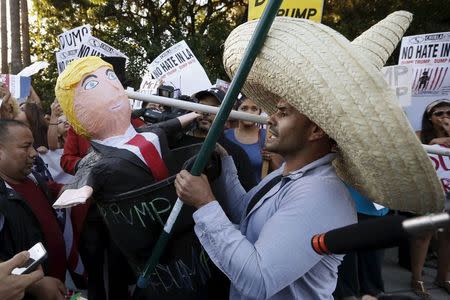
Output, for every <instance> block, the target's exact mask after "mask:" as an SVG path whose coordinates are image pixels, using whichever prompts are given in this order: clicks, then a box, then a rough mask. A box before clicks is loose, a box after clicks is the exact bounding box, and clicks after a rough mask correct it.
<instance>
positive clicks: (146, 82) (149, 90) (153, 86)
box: [139, 73, 161, 95]
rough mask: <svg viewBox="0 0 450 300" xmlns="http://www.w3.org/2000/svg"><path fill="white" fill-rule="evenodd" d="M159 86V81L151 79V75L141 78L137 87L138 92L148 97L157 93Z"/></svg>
mask: <svg viewBox="0 0 450 300" xmlns="http://www.w3.org/2000/svg"><path fill="white" fill-rule="evenodd" d="M160 85H161V81H160V80H158V79H153V77H152V74H149V73H147V74H145V75H144V77H142V82H141V85H140V87H139V92H140V93H143V94H148V95H156V94H157V93H158V87H159V86H160Z"/></svg>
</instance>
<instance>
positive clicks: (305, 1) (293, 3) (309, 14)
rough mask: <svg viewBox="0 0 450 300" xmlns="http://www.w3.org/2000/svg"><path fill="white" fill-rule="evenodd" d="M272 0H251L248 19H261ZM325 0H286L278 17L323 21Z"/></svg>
mask: <svg viewBox="0 0 450 300" xmlns="http://www.w3.org/2000/svg"><path fill="white" fill-rule="evenodd" d="M269 1H270V0H249V2H248V19H249V20H254V19H259V18H260V17H261V15H262V13H263V11H264V8H265V7H266V5H267V3H268V2H269ZM322 11H323V0H284V1H283V3H282V4H281V6H280V9H279V10H278V13H277V16H278V17H291V18H302V19H309V20H311V21H315V22H318V23H320V22H321V21H322Z"/></svg>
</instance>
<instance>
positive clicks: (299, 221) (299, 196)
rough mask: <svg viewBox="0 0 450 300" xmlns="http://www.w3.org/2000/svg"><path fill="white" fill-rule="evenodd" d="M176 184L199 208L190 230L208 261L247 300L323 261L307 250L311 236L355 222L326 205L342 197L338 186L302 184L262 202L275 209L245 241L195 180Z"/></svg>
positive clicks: (273, 290)
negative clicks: (254, 237) (270, 203)
mask: <svg viewBox="0 0 450 300" xmlns="http://www.w3.org/2000/svg"><path fill="white" fill-rule="evenodd" d="M176 182H177V184H176V187H177V192H179V191H184V192H185V193H183V192H180V194H179V196H180V198H181V199H183V201H185V202H186V203H187V204H190V205H194V206H195V207H198V208H199V209H198V210H197V211H196V212H195V213H194V215H193V217H194V221H195V223H196V225H195V232H196V235H197V236H198V238H199V240H200V242H201V244H202V245H203V247H204V248H205V250H206V251H207V252H208V254H209V256H210V258H211V260H212V261H213V262H214V264H215V265H216V266H218V267H219V268H220V269H221V270H222V272H223V273H225V274H226V275H227V277H228V278H229V279H230V280H231V282H232V284H233V286H234V287H235V288H236V289H237V290H238V291H239V293H240V294H242V295H244V296H247V297H249V298H254V299H266V298H270V297H271V296H273V295H274V294H276V293H277V292H279V291H280V290H282V289H283V288H285V287H287V286H288V285H290V284H291V283H293V282H294V281H296V280H297V279H299V278H300V277H302V276H303V275H304V274H305V273H306V272H308V271H309V270H310V269H311V268H312V267H314V265H316V264H317V263H318V262H319V261H320V260H321V259H322V258H323V257H322V256H320V255H318V254H316V253H315V252H314V250H313V249H312V247H311V245H310V243H311V242H310V239H311V237H312V236H313V235H314V234H317V233H321V232H326V231H328V230H330V229H333V228H336V227H340V226H345V225H348V224H349V223H351V222H354V221H355V220H349V218H347V215H346V214H345V212H344V211H345V208H346V207H336V205H332V203H333V200H336V197H339V195H343V197H345V196H346V195H348V192H347V191H346V190H345V187H344V186H342V185H338V184H336V180H335V181H334V182H331V183H330V184H329V183H328V182H327V181H326V180H322V181H321V182H317V181H311V182H308V181H307V180H304V182H302V184H297V185H293V186H291V187H290V188H288V189H286V190H285V191H283V194H281V195H280V196H274V197H272V198H271V199H270V200H268V201H276V202H277V205H276V207H277V210H276V211H275V212H274V213H273V215H272V216H270V217H269V218H268V219H267V220H264V225H263V227H262V230H261V232H260V233H259V235H258V239H257V240H256V241H254V242H251V241H249V240H248V239H247V237H246V236H244V235H243V234H242V233H241V232H240V230H238V229H236V227H235V226H234V225H233V224H232V223H231V222H230V220H229V219H228V218H227V217H226V215H225V213H224V211H223V210H222V208H221V207H220V205H219V204H218V203H217V202H216V201H210V200H209V199H211V197H213V196H211V195H209V196H205V195H208V193H206V194H205V193H204V192H201V191H199V190H198V189H199V188H200V189H201V187H202V185H203V184H204V183H202V180H201V179H200V177H198V176H186V178H185V180H184V181H183V180H182V181H179V178H178V176H177V180H176ZM180 186H182V187H180ZM184 189H186V190H184ZM202 196H203V199H198V198H197V197H202ZM263 201H264V200H263ZM205 203H207V204H205ZM197 204H198V205H197ZM347 208H350V207H347ZM255 218H261V217H255ZM354 219H356V216H355V218H354ZM260 221H262V220H260ZM250 231H251V229H250ZM333 271H334V270H332V268H331V267H330V272H333Z"/></svg>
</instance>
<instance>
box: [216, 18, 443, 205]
mask: <svg viewBox="0 0 450 300" xmlns="http://www.w3.org/2000/svg"><path fill="white" fill-rule="evenodd" d="M411 20H412V15H411V14H410V13H408V12H405V11H398V12H395V13H393V14H391V15H389V16H388V17H387V18H386V19H384V20H382V21H381V22H379V23H378V24H376V25H374V26H373V27H372V28H370V29H369V30H367V31H366V32H364V33H363V34H362V35H361V36H359V37H358V38H357V39H355V40H354V41H353V42H350V41H349V40H347V39H346V38H345V37H344V36H342V35H341V34H339V33H338V32H336V31H334V30H333V29H331V28H329V27H327V26H324V25H322V24H319V23H314V22H311V21H308V20H305V19H296V18H286V17H277V18H276V19H275V21H274V23H273V25H272V27H271V29H270V31H269V33H268V36H267V39H266V41H265V43H264V46H263V48H262V49H261V51H260V53H259V55H258V57H257V58H256V60H255V63H254V65H253V67H252V70H251V71H250V74H249V76H248V77H247V81H246V83H245V84H244V87H243V91H244V93H245V94H246V95H247V96H248V97H249V98H251V99H252V100H254V101H255V102H256V103H257V104H258V105H260V106H261V107H263V109H265V110H266V111H267V112H268V113H272V112H274V111H275V104H276V102H277V101H278V100H280V99H284V100H286V101H288V102H289V103H290V104H291V105H293V106H295V107H296V108H297V109H298V110H299V111H300V112H301V113H303V114H304V115H306V116H307V117H308V118H309V119H311V120H312V121H313V122H314V123H316V124H317V125H318V126H320V127H321V128H322V129H323V130H324V131H325V132H326V133H327V134H328V135H329V136H330V137H331V138H332V139H334V140H335V141H336V142H337V144H338V150H337V151H338V158H337V159H336V160H335V161H334V165H335V167H336V170H337V173H338V175H339V176H340V177H341V178H342V179H343V181H344V182H346V183H348V184H349V185H351V186H352V187H354V188H355V189H356V190H358V191H359V192H360V193H362V194H363V195H365V196H367V197H368V198H370V199H372V200H373V201H375V202H377V203H380V204H382V205H385V206H387V207H389V208H392V209H398V210H403V211H412V212H416V213H427V212H436V211H441V210H442V209H443V207H444V192H443V189H442V186H441V184H440V181H439V179H438V177H437V175H436V172H435V170H434V168H433V166H432V164H431V162H430V159H429V158H428V156H427V153H426V152H425V151H424V149H423V148H422V146H421V144H420V142H419V140H418V138H417V137H416V136H415V134H414V132H413V129H412V128H411V126H410V124H409V123H408V121H407V119H406V117H405V114H404V112H403V111H402V109H401V107H400V106H399V102H398V100H397V98H396V96H395V93H394V91H393V90H391V89H390V88H389V87H388V85H387V83H386V82H385V80H384V79H383V76H382V74H381V72H380V69H381V67H382V66H383V65H384V64H385V62H386V60H387V59H388V58H389V56H390V55H391V53H392V51H393V50H394V48H395V47H396V45H397V44H398V42H399V41H400V39H401V38H402V36H403V34H404V32H405V30H406V29H407V28H408V26H409V24H410V22H411ZM256 24H257V21H252V22H248V23H245V24H243V25H241V26H239V27H237V28H236V29H235V30H233V32H232V33H231V34H230V36H229V37H228V38H227V41H226V42H225V51H224V58H223V60H224V66H225V70H226V71H227V73H228V74H229V75H230V76H231V77H232V76H233V75H234V73H235V72H236V70H237V67H238V66H239V63H240V61H241V59H242V57H243V54H244V52H245V49H246V47H247V45H248V43H249V40H250V38H251V36H252V34H253V32H254V30H255V27H256Z"/></svg>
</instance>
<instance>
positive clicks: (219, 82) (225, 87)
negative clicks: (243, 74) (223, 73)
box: [215, 78, 230, 93]
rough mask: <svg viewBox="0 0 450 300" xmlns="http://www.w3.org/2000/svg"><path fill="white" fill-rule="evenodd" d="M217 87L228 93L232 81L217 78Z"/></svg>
mask: <svg viewBox="0 0 450 300" xmlns="http://www.w3.org/2000/svg"><path fill="white" fill-rule="evenodd" d="M215 87H216V88H218V89H220V90H222V91H224V92H225V93H226V92H227V91H228V88H229V87H230V83H229V82H228V81H225V80H222V79H219V78H217V79H216V84H215Z"/></svg>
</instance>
